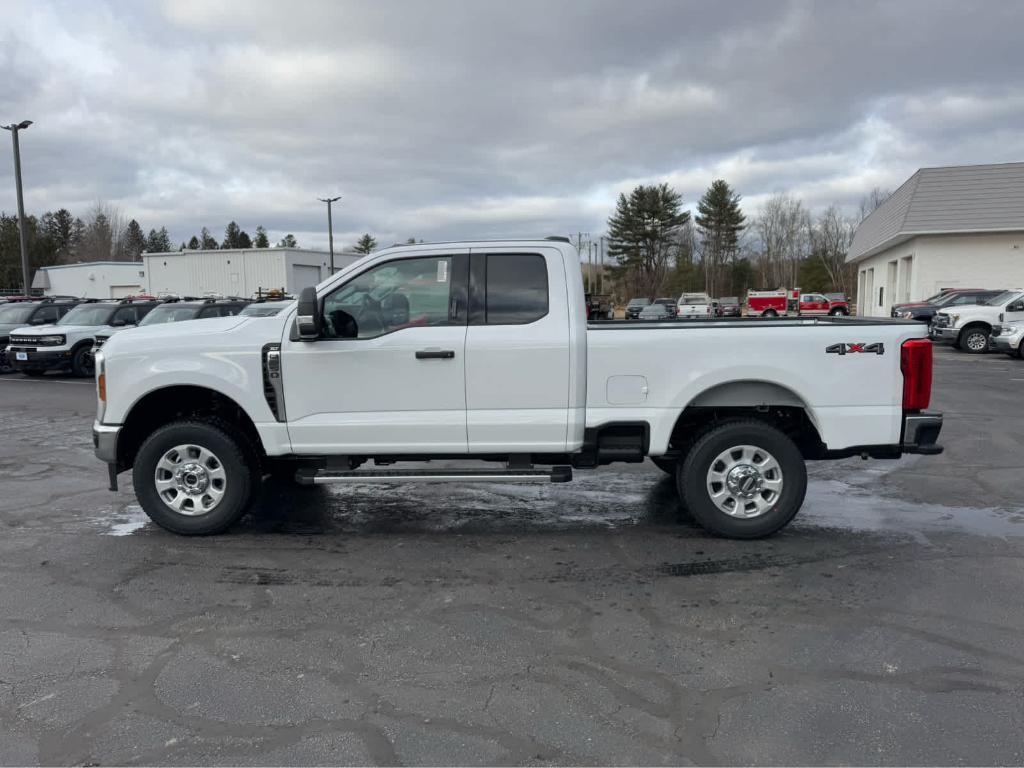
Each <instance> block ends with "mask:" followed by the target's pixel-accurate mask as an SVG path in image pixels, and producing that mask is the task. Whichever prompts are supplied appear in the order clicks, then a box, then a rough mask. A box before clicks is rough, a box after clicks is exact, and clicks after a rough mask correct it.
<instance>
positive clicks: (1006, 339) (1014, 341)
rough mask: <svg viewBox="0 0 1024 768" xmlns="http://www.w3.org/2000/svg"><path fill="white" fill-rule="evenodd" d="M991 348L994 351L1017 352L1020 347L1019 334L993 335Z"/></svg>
mask: <svg viewBox="0 0 1024 768" xmlns="http://www.w3.org/2000/svg"><path fill="white" fill-rule="evenodd" d="M991 341H992V349H994V350H995V351H996V352H1017V351H1018V350H1019V349H1020V343H1021V337H1020V336H993V337H992V340H991Z"/></svg>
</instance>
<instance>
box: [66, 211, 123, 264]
mask: <svg viewBox="0 0 1024 768" xmlns="http://www.w3.org/2000/svg"><path fill="white" fill-rule="evenodd" d="M125 229H126V222H125V219H124V216H123V215H122V214H121V211H120V210H119V209H118V208H117V206H114V205H110V204H108V203H104V202H102V201H97V202H96V204H95V205H94V206H93V207H92V210H90V211H89V214H88V216H87V217H86V220H85V231H84V233H83V235H82V242H81V245H80V246H79V249H78V255H79V257H80V259H81V260H82V261H106V260H109V259H114V260H115V261H130V260H131V258H130V256H129V255H128V254H127V253H126V249H125V243H124V239H125Z"/></svg>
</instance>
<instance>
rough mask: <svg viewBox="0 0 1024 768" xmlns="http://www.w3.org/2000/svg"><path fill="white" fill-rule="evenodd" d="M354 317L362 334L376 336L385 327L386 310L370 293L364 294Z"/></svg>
mask: <svg viewBox="0 0 1024 768" xmlns="http://www.w3.org/2000/svg"><path fill="white" fill-rule="evenodd" d="M353 317H354V318H355V321H356V324H357V325H358V327H359V333H360V335H361V336H362V335H366V336H376V335H377V334H378V333H380V332H381V331H383V330H384V328H385V323H384V312H383V311H382V309H381V305H380V302H379V301H377V300H376V299H374V298H373V297H371V296H370V294H368V293H367V294H364V295H363V298H362V301H361V302H360V303H359V307H358V308H357V309H356V311H355V312H354V313H353Z"/></svg>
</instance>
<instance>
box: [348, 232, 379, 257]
mask: <svg viewBox="0 0 1024 768" xmlns="http://www.w3.org/2000/svg"><path fill="white" fill-rule="evenodd" d="M376 247H377V240H376V238H374V237H371V236H370V234H369V233H367V234H365V235H363V236H362V237H360V238H359V242H358V243H356V244H355V247H354V248H353V250H354V251H355V252H356V253H372V252H373V251H374V249H376Z"/></svg>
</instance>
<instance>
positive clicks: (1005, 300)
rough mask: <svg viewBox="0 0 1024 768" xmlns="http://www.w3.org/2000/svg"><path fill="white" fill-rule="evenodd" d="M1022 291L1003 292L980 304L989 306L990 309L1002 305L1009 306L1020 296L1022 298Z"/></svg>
mask: <svg viewBox="0 0 1024 768" xmlns="http://www.w3.org/2000/svg"><path fill="white" fill-rule="evenodd" d="M1021 295H1024V294H1021V292H1020V291H1003V292H1002V293H1000V294H999V295H998V296H996V297H994V298H991V299H989V300H988V301H980V302H979V304H987V305H988V306H990V307H997V306H999V305H1000V304H1009V303H1010V302H1011V301H1013V300H1014V299H1015V298H1017V297H1018V296H1021Z"/></svg>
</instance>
